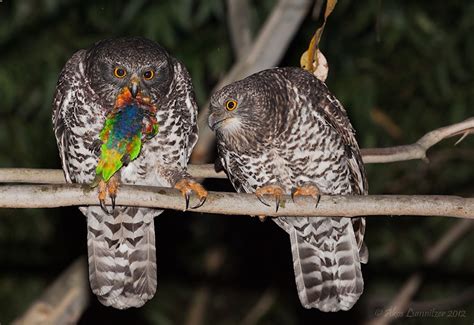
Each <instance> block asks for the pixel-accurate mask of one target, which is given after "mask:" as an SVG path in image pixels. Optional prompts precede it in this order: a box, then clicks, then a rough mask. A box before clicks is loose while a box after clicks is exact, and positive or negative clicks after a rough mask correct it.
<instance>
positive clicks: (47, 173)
mask: <svg viewBox="0 0 474 325" xmlns="http://www.w3.org/2000/svg"><path fill="white" fill-rule="evenodd" d="M473 131H474V118H469V119H467V120H465V121H463V122H460V123H456V124H452V125H448V126H445V127H442V128H439V129H436V130H433V131H431V132H428V133H427V134H425V135H424V136H423V137H421V138H420V139H419V140H418V141H417V142H415V143H414V144H410V145H405V146H398V147H391V148H370V149H362V158H363V160H364V163H366V164H371V163H388V162H396V161H404V160H413V159H424V160H426V151H427V150H428V149H429V148H430V147H432V146H434V145H435V144H437V143H438V142H440V141H441V140H443V139H446V138H449V137H452V136H455V135H459V134H463V137H464V136H466V135H468V134H470V133H473ZM188 172H189V173H190V174H191V175H193V176H194V177H195V178H198V179H200V178H227V176H226V175H225V173H224V172H219V173H217V172H216V171H215V169H214V165H212V164H203V165H188ZM0 183H31V184H64V183H65V180H64V176H63V172H62V171H60V170H53V169H28V168H3V169H2V168H0Z"/></svg>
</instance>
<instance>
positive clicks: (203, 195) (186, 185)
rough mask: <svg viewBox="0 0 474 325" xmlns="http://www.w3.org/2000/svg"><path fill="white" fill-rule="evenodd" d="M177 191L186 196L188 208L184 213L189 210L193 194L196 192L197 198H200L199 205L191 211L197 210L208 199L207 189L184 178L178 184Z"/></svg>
mask: <svg viewBox="0 0 474 325" xmlns="http://www.w3.org/2000/svg"><path fill="white" fill-rule="evenodd" d="M174 188H175V189H177V190H179V191H180V192H181V194H182V195H183V196H184V199H185V201H186V208H185V210H184V211H186V210H188V209H189V201H190V198H191V194H192V192H193V191H194V192H196V194H197V196H198V197H199V203H198V204H196V205H194V206H192V207H191V209H197V208H199V207H201V206H202V205H203V204H204V202H206V199H207V191H206V189H205V188H204V187H203V186H202V185H201V184H199V183H197V182H196V181H194V180H192V179H188V178H183V179H181V180H180V181H178V182H177V183H176V185H175V186H174Z"/></svg>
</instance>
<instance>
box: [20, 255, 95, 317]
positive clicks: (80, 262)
mask: <svg viewBox="0 0 474 325" xmlns="http://www.w3.org/2000/svg"><path fill="white" fill-rule="evenodd" d="M86 270H87V264H86V258H85V257H84V256H82V257H80V258H78V259H77V260H76V261H75V262H74V263H73V264H71V266H69V267H68V268H67V269H66V270H65V271H64V272H63V273H62V274H61V275H60V276H59V277H58V278H57V279H56V281H54V283H53V284H52V285H51V286H50V287H48V288H47V290H46V291H45V292H44V294H43V295H42V296H41V297H40V298H39V299H38V300H37V301H35V302H34V303H33V304H32V305H31V306H30V307H29V308H28V310H27V311H26V312H25V314H23V315H22V316H21V317H20V318H18V319H16V320H15V322H14V324H76V323H77V321H78V320H79V317H81V315H82V312H83V311H84V310H85V309H86V307H87V305H88V303H89V283H88V281H87V273H86Z"/></svg>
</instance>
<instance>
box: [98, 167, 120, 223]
mask: <svg viewBox="0 0 474 325" xmlns="http://www.w3.org/2000/svg"><path fill="white" fill-rule="evenodd" d="M119 184H120V182H119V180H118V177H116V176H115V175H114V176H112V177H111V178H110V179H109V181H108V182H106V181H104V180H101V181H100V182H99V184H98V187H99V202H100V207H101V208H102V210H104V212H105V213H107V214H112V213H113V212H114V209H115V199H116V198H117V192H118V188H119ZM107 194H108V195H109V197H110V200H111V201H112V211H110V210H109V209H108V208H107V206H106V204H105V199H106V198H107Z"/></svg>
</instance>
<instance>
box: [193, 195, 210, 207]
mask: <svg viewBox="0 0 474 325" xmlns="http://www.w3.org/2000/svg"><path fill="white" fill-rule="evenodd" d="M206 200H207V196H203V197H201V199H200V200H199V203H198V204H196V205H195V206H193V207H191V209H197V208H200V207H202V206H203V204H204V203H205V202H206Z"/></svg>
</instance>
